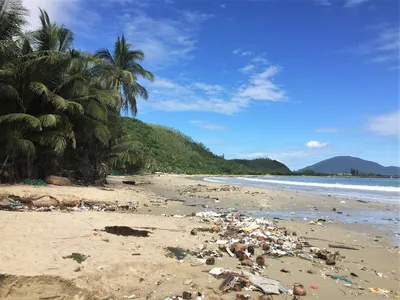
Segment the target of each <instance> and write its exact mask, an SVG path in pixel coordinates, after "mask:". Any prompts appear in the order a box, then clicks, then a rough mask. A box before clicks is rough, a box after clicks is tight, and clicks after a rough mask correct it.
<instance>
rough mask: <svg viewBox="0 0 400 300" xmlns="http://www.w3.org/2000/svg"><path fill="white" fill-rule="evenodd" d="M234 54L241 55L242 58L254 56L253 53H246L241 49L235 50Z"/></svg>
mask: <svg viewBox="0 0 400 300" xmlns="http://www.w3.org/2000/svg"><path fill="white" fill-rule="evenodd" d="M232 53H233V54H235V55H240V56H250V55H252V54H253V53H252V52H250V51H244V50H242V49H241V48H237V49H235V50H233V52H232Z"/></svg>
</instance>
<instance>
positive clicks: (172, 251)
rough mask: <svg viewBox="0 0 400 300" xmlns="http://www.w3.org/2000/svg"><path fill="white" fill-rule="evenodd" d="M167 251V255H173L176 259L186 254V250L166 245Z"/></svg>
mask: <svg viewBox="0 0 400 300" xmlns="http://www.w3.org/2000/svg"><path fill="white" fill-rule="evenodd" d="M167 251H168V252H167V256H168V257H171V258H173V257H175V258H176V259H178V260H182V259H184V258H185V257H186V255H187V253H186V251H185V250H184V249H182V248H179V247H167Z"/></svg>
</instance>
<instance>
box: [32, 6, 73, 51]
mask: <svg viewBox="0 0 400 300" xmlns="http://www.w3.org/2000/svg"><path fill="white" fill-rule="evenodd" d="M39 10H40V16H39V18H40V23H41V24H42V27H41V28H39V29H38V30H37V31H36V32H35V34H34V43H35V44H36V48H37V50H38V51H44V50H53V51H54V50H55V51H61V52H66V51H68V50H70V49H71V48H72V42H73V40H74V35H73V33H72V31H71V30H69V29H67V28H65V27H64V26H63V25H58V24H57V23H52V22H51V21H50V18H49V15H48V14H47V12H46V11H45V10H42V9H39Z"/></svg>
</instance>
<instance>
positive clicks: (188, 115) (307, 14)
mask: <svg viewBox="0 0 400 300" xmlns="http://www.w3.org/2000/svg"><path fill="white" fill-rule="evenodd" d="M23 2H24V4H25V5H26V6H27V7H28V8H29V9H30V10H31V16H30V22H31V25H30V26H31V27H35V26H36V25H37V24H38V20H37V17H36V15H37V13H38V11H37V7H38V6H40V7H42V8H44V9H46V10H47V11H48V12H49V14H50V16H51V17H52V18H53V19H54V20H56V21H57V22H59V23H64V24H65V25H66V26H67V27H68V28H70V29H72V30H73V31H74V32H75V46H76V47H77V48H80V49H83V50H87V51H95V50H98V49H100V48H104V47H107V48H110V49H112V47H113V42H114V41H115V38H116V36H117V35H119V34H122V33H124V34H125V36H126V37H127V39H128V40H129V42H130V43H131V44H132V45H133V47H134V48H139V49H142V50H144V52H145V55H146V59H145V61H144V62H143V66H144V67H145V68H147V69H149V70H151V71H153V72H154V73H155V75H156V80H155V81H154V82H153V83H148V82H143V84H144V85H145V86H146V87H147V88H148V90H149V92H150V99H149V101H148V102H144V101H142V100H139V114H138V118H139V119H140V120H143V121H145V122H151V123H156V124H162V125H166V126H169V127H174V128H176V129H179V130H180V131H182V132H183V133H185V134H187V135H189V136H191V137H192V138H193V139H194V140H196V141H201V142H203V143H204V144H205V145H207V146H208V147H209V148H210V149H211V150H212V151H214V152H216V153H217V154H224V155H225V156H226V157H229V158H238V157H241V158H255V157H271V158H274V159H278V160H280V161H283V162H284V163H286V164H287V165H288V166H289V168H291V169H299V168H302V167H304V166H306V165H310V164H312V163H315V162H318V161H319V160H322V159H325V158H329V157H332V156H336V155H352V156H358V157H361V158H364V159H368V160H374V161H377V162H378V163H381V164H383V165H400V157H399V153H400V148H399V128H400V123H399V122H400V121H399V119H400V118H399V115H400V109H399V70H400V69H399V66H400V59H399V51H400V31H399V26H400V25H399V1H397V0H265V1H255V0H253V1H252V0H243V1H217V0H213V1H195V0H185V1H183V0H182V1H179V0H153V1H150V0H142V1H137V0H136V1H134V0H98V1H95V0H68V1H67V0H23Z"/></svg>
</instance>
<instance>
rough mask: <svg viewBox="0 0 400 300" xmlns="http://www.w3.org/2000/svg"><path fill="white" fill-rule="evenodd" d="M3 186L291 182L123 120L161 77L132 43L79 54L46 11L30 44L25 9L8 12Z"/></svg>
mask: <svg viewBox="0 0 400 300" xmlns="http://www.w3.org/2000/svg"><path fill="white" fill-rule="evenodd" d="M0 14H1V15H0V132H1V135H0V145H1V146H2V147H0V180H1V181H2V182H3V181H11V182H15V181H22V180H23V179H26V178H44V177H45V176H47V175H64V176H67V177H69V178H71V179H75V180H79V181H83V182H91V183H101V182H103V181H104V180H105V178H106V175H107V174H108V173H109V172H110V170H114V171H119V172H121V171H122V172H128V173H134V172H138V171H140V170H145V171H163V172H175V173H189V174H206V173H208V174H266V173H280V174H285V173H289V172H290V171H289V169H288V168H287V167H286V166H285V165H283V164H281V163H279V162H277V161H273V160H270V159H257V160H253V161H247V160H226V159H224V158H223V157H220V156H217V155H215V154H213V153H212V152H211V151H210V150H209V149H207V148H206V147H205V146H204V145H203V144H201V143H196V142H194V141H193V140H192V139H191V138H189V137H187V136H185V135H183V134H181V133H180V132H178V131H176V130H173V129H168V128H165V127H162V126H158V125H148V124H145V123H143V122H140V121H138V120H136V119H131V118H122V117H121V116H120V112H121V110H122V111H125V112H128V111H130V112H131V113H132V115H134V116H135V115H136V113H137V102H136V101H137V99H138V98H143V99H147V98H148V93H147V91H146V89H145V88H144V87H143V86H141V85H140V84H139V83H138V81H137V79H138V77H142V78H144V79H148V80H153V78H154V75H153V74H152V73H151V72H149V71H147V70H145V69H144V68H143V67H142V66H141V65H140V64H139V62H141V61H142V60H143V59H144V53H143V52H142V51H141V50H132V49H131V45H130V44H129V43H127V41H126V40H125V38H124V36H123V35H122V36H121V37H118V38H117V39H116V42H115V45H114V51H113V52H110V51H109V50H108V49H103V50H100V51H98V52H97V53H94V54H90V53H85V52H82V51H79V50H77V49H75V48H74V46H73V41H74V34H73V32H72V31H71V30H69V29H68V28H66V27H64V26H63V25H60V24H57V23H55V22H53V21H52V20H51V19H50V16H49V15H48V14H47V12H46V11H43V10H40V16H39V18H40V23H41V26H40V27H39V28H38V29H36V30H34V31H32V32H29V33H27V34H23V32H22V31H23V27H24V25H25V17H26V15H27V11H26V9H24V8H23V7H22V6H21V2H20V1H18V0H9V1H6V2H5V4H4V6H2V7H1V11H0Z"/></svg>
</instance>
